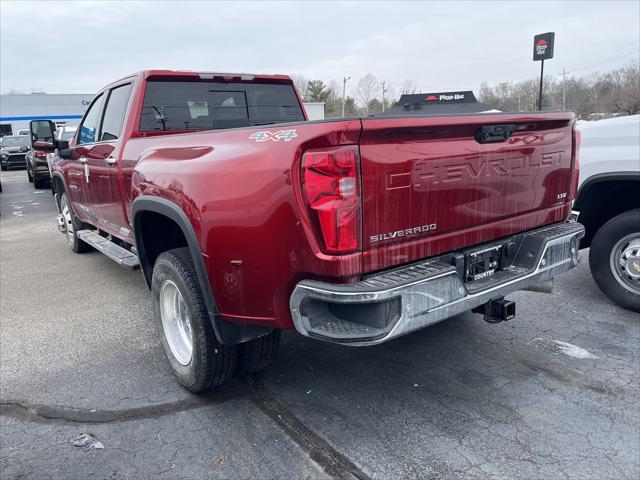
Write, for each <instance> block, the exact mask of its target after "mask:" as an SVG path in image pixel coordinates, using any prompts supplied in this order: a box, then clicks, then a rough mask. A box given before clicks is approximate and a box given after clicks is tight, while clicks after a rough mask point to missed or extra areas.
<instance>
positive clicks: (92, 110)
mask: <svg viewBox="0 0 640 480" xmlns="http://www.w3.org/2000/svg"><path fill="white" fill-rule="evenodd" d="M103 104H104V94H100V96H98V98H96V99H95V100H94V102H93V104H92V105H91V106H90V107H89V110H88V111H87V113H86V115H85V116H84V120H82V125H80V136H79V137H78V143H93V142H96V141H97V137H98V130H99V128H100V118H101V117H102V105H103Z"/></svg>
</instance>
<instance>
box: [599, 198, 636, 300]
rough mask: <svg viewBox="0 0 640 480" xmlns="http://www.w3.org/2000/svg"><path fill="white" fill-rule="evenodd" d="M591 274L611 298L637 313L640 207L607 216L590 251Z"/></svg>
mask: <svg viewBox="0 0 640 480" xmlns="http://www.w3.org/2000/svg"><path fill="white" fill-rule="evenodd" d="M589 266H590V267H591V274H592V275H593V278H594V280H595V281H596V283H597V284H598V287H600V289H601V290H602V291H603V292H604V294H605V295H606V296H607V297H609V299H610V300H611V301H613V302H614V303H616V304H617V305H619V306H621V307H622V308H626V309H628V310H632V311H634V312H640V209H635V210H629V211H627V212H624V213H621V214H620V215H617V216H615V217H613V218H612V219H610V220H609V221H608V222H607V223H605V224H604V225H603V226H602V227H600V229H599V230H598V231H597V232H596V234H595V236H594V237H593V241H592V242H591V250H590V251H589Z"/></svg>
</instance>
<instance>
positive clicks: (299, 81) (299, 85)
mask: <svg viewBox="0 0 640 480" xmlns="http://www.w3.org/2000/svg"><path fill="white" fill-rule="evenodd" d="M289 76H290V77H291V80H293V84H294V85H295V86H296V89H297V90H298V92H300V95H302V97H303V99H305V100H306V98H304V96H305V95H306V94H307V86H308V85H309V80H307V79H306V78H305V77H303V76H302V75H296V74H291V75H289Z"/></svg>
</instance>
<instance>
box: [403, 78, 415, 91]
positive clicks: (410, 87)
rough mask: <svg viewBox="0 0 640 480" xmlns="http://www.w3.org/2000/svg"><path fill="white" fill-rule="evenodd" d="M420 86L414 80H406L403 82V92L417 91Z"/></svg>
mask: <svg viewBox="0 0 640 480" xmlns="http://www.w3.org/2000/svg"><path fill="white" fill-rule="evenodd" d="M417 91H418V86H417V85H416V83H415V82H414V81H413V80H405V81H404V83H403V84H402V93H416V92H417Z"/></svg>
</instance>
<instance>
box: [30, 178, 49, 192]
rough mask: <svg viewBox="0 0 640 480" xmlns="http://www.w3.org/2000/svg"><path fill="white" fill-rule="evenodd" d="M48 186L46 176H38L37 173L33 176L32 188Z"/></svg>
mask: <svg viewBox="0 0 640 480" xmlns="http://www.w3.org/2000/svg"><path fill="white" fill-rule="evenodd" d="M47 186H48V182H47V179H46V178H41V177H38V176H37V175H36V176H34V177H33V188H35V189H36V190H38V189H40V188H46V187H47Z"/></svg>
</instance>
